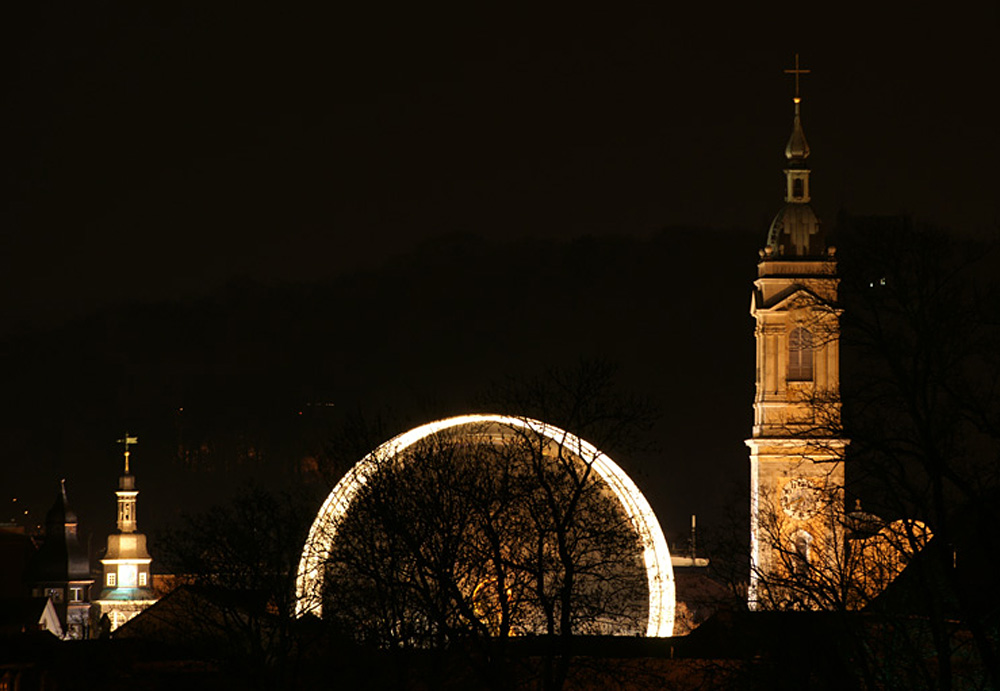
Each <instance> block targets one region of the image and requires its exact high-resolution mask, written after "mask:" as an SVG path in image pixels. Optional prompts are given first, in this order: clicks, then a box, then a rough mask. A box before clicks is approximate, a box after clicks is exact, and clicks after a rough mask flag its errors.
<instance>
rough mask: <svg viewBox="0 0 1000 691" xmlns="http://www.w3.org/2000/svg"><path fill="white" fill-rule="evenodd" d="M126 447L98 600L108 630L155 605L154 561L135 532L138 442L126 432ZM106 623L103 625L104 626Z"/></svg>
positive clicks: (102, 561)
mask: <svg viewBox="0 0 1000 691" xmlns="http://www.w3.org/2000/svg"><path fill="white" fill-rule="evenodd" d="M118 441H119V443H121V444H124V447H125V451H124V456H125V472H124V474H123V475H121V477H119V478H118V490H117V491H116V492H115V494H116V495H117V496H118V534H117V535H115V534H112V535H108V546H107V550H106V551H105V553H104V558H103V559H101V564H102V565H103V567H104V569H103V571H104V573H103V590H101V594H100V597H99V598H98V599H97V600H96V603H97V607H98V617H99V618H101V619H103V618H104V617H107V624H106V626H107V627H108V629H109V631H114V630H115V629H117V628H118V627H119V626H121V625H122V624H124V623H125V622H127V621H128V620H129V619H131V618H133V617H134V616H136V615H137V614H139V613H140V612H141V611H142V610H144V609H145V608H147V607H149V606H150V605H152V604H153V603H154V602H156V596H155V595H154V592H153V578H152V574H151V572H150V564H152V562H153V560H152V558H151V557H150V556H149V552H148V551H147V550H146V536H145V535H143V534H142V533H139V532H136V530H137V523H136V515H135V509H136V497H137V496H138V494H139V490H137V489H136V488H135V476H134V475H132V471H131V469H130V468H129V456H131V453H132V452H131V451H129V446H132V445H134V444H137V443H138V442H139V439H138V437H130V436H129V435H128V434H127V433H126V434H125V437H124V438H123V439H119V440H118ZM104 625H105V624H103V623H102V626H104Z"/></svg>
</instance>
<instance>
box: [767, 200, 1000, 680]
mask: <svg viewBox="0 0 1000 691" xmlns="http://www.w3.org/2000/svg"><path fill="white" fill-rule="evenodd" d="M842 225H843V228H842V229H841V230H842V232H841V237H840V238H839V240H840V242H839V244H840V251H839V252H838V256H839V257H840V258H841V259H840V262H839V270H840V275H841V279H842V282H841V291H840V297H841V300H840V302H839V303H838V304H836V305H829V306H828V309H829V311H830V313H831V314H833V313H835V314H836V316H838V317H839V318H840V324H841V328H842V336H841V346H842V352H843V354H844V366H843V369H842V378H841V379H842V387H841V396H840V398H839V399H833V398H830V397H826V398H824V394H823V392H818V393H814V394H810V393H809V392H806V393H805V394H804V395H803V400H802V403H803V405H804V407H806V408H808V409H809V411H810V414H809V416H808V418H803V419H797V420H796V421H795V423H796V425H797V426H796V428H795V429H794V430H790V436H793V437H800V438H804V439H809V440H816V442H815V443H816V444H817V445H818V447H817V448H818V450H817V456H824V455H827V456H831V457H833V458H834V459H835V460H840V461H844V463H845V466H846V475H847V484H846V486H845V490H843V491H842V490H841V489H840V488H839V486H838V483H830V487H831V488H830V489H825V488H824V484H823V483H822V482H819V483H815V484H813V485H811V486H810V487H808V488H806V487H803V488H802V491H803V492H809V493H812V495H813V496H811V497H808V498H803V501H805V500H806V499H808V501H809V502H810V503H811V504H813V505H823V506H824V507H826V508H825V510H824V512H823V515H824V516H825V519H826V520H828V521H830V522H831V526H830V529H829V530H827V531H826V532H825V534H826V535H828V536H831V540H832V542H833V543H834V544H830V545H819V546H818V545H815V544H813V545H810V544H808V542H803V543H802V544H799V543H798V542H796V540H795V536H794V535H789V534H788V533H787V530H786V529H785V527H784V526H785V523H786V521H785V520H784V513H785V512H787V511H788V510H789V507H788V505H787V501H782V500H783V498H782V497H775V496H762V497H760V498H759V501H760V503H761V504H760V505H761V511H760V516H761V517H762V519H761V522H760V526H759V529H760V535H759V538H760V539H761V540H763V541H765V542H766V543H767V544H768V549H769V550H771V553H772V554H774V555H776V559H777V562H778V568H775V569H772V570H770V571H769V572H768V573H767V574H760V575H759V576H760V577H761V578H762V579H764V578H766V579H768V581H769V582H768V583H767V587H766V588H764V589H763V592H764V596H765V597H770V598H771V601H770V602H769V603H768V604H769V605H770V606H771V607H772V608H777V609H797V608H803V609H824V610H828V611H832V612H839V613H842V614H844V615H845V617H846V618H845V622H846V623H845V630H849V631H851V632H852V643H853V646H852V650H853V653H852V657H851V660H850V664H852V665H854V666H855V671H856V672H857V674H858V676H859V678H860V679H861V681H862V682H863V685H864V686H867V687H872V688H939V689H950V688H956V687H961V688H996V687H998V686H1000V673H998V667H997V645H998V643H1000V601H998V598H997V597H996V595H995V594H994V593H993V592H992V590H993V589H992V588H983V587H982V578H983V575H984V574H986V573H988V571H986V570H985V569H986V567H985V562H984V561H983V555H987V554H995V553H996V551H997V550H998V548H1000V544H998V543H1000V538H998V534H1000V533H998V532H997V530H996V528H998V527H1000V514H998V509H997V504H996V501H995V500H996V498H997V497H998V496H1000V463H998V461H1000V425H998V421H1000V311H998V309H997V304H1000V303H998V301H997V299H996V298H997V291H998V289H1000V284H998V282H997V281H996V275H997V272H996V265H997V257H996V253H995V251H994V250H993V247H992V246H989V245H984V244H983V243H980V242H975V241H971V240H962V239H960V238H956V237H955V236H953V235H948V234H946V233H943V232H941V231H937V230H934V229H930V228H925V227H919V226H915V225H914V224H912V223H911V222H909V221H907V220H903V219H854V220H852V221H851V222H848V223H844V224H842ZM813 307H814V310H815V311H816V312H817V314H818V315H819V316H818V321H822V320H824V319H827V318H828V317H827V315H826V314H824V312H823V309H822V306H820V307H818V308H817V306H815V305H814V306H813ZM841 309H843V312H842V313H841V311H840V310H841ZM813 331H815V332H817V333H822V329H820V328H814V329H813ZM841 401H842V406H843V407H842V413H843V426H842V427H841V425H840V422H839V420H840V418H841ZM824 438H830V439H835V438H850V439H851V444H850V446H849V447H848V448H847V449H846V452H845V453H843V454H837V455H835V454H832V453H830V452H831V448H822V444H823V442H822V439H824ZM806 457H808V453H807V454H806ZM859 497H861V498H863V500H864V509H865V510H861V506H860V505H856V500H857V498H859ZM931 538H933V539H931ZM817 547H821V548H822V551H823V553H824V554H825V555H826V558H825V559H824V560H822V561H819V560H811V559H810V552H811V551H814V550H816V548H817ZM816 551H819V550H816ZM977 562H979V563H978V564H977ZM904 568H905V569H906V570H905V571H904ZM860 611H864V612H865V614H864V615H862V616H859V615H854V614H852V613H855V612H860Z"/></svg>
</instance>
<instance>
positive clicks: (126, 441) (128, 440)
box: [118, 432, 139, 475]
mask: <svg viewBox="0 0 1000 691" xmlns="http://www.w3.org/2000/svg"><path fill="white" fill-rule="evenodd" d="M118 443H119V444H124V446H125V474H126V475H128V457H129V450H128V447H129V444H133V445H134V444H138V443H139V437H130V436H129V435H128V432H126V433H125V437H124V438H123V439H119V440H118Z"/></svg>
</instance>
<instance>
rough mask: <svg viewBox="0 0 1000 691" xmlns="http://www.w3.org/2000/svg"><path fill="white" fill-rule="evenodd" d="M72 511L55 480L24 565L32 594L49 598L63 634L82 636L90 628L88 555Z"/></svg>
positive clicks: (74, 513)
mask: <svg viewBox="0 0 1000 691" xmlns="http://www.w3.org/2000/svg"><path fill="white" fill-rule="evenodd" d="M77 524H78V519H77V516H76V512H75V511H73V509H71V508H70V506H69V500H68V499H67V498H66V481H65V480H62V481H61V482H60V483H59V492H58V493H57V494H56V501H55V504H53V505H52V508H51V509H49V512H48V513H47V514H46V516H45V537H44V539H43V540H42V544H41V547H40V548H39V550H38V552H37V553H36V554H35V555H34V557H33V558H32V560H31V563H30V564H29V566H28V580H29V582H30V583H31V586H32V595H34V596H36V597H48V598H49V599H50V600H52V605H53V607H54V608H55V611H56V614H57V615H58V616H59V623H60V624H61V625H62V630H63V632H64V636H63V637H64V638H67V639H76V640H80V639H85V638H89V637H90V635H91V631H90V588H91V586H92V585H93V584H94V579H93V578H91V575H90V557H89V555H88V554H87V550H86V549H84V547H83V546H82V545H81V544H80V539H79V536H78V534H77Z"/></svg>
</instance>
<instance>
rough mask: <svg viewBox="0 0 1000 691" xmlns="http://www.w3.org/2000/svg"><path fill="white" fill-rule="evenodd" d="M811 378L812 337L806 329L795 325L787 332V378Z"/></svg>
mask: <svg viewBox="0 0 1000 691" xmlns="http://www.w3.org/2000/svg"><path fill="white" fill-rule="evenodd" d="M812 378H813V337H812V333H811V332H810V331H809V330H808V329H803V328H801V327H796V328H794V329H792V331H791V333H789V334H788V380H789V381H811V380H812Z"/></svg>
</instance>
